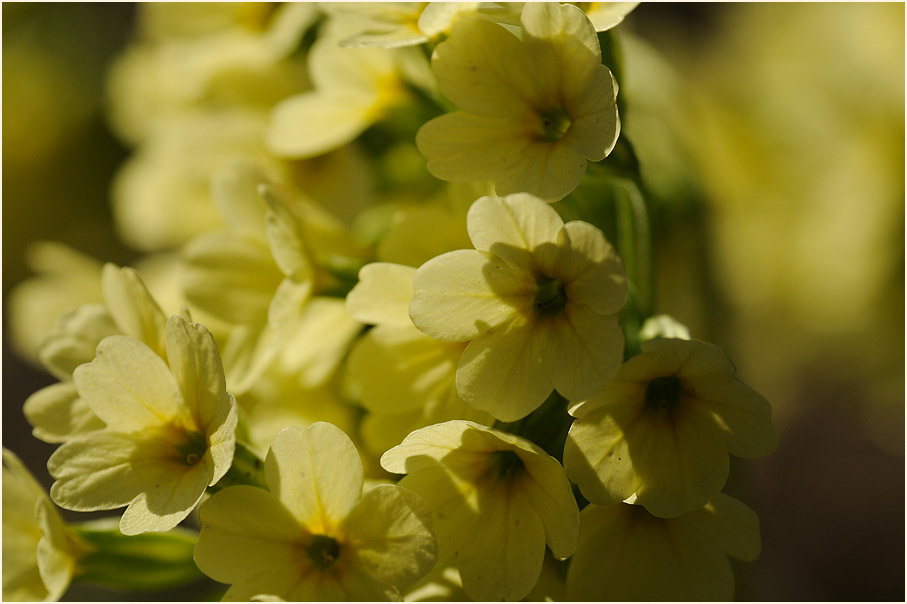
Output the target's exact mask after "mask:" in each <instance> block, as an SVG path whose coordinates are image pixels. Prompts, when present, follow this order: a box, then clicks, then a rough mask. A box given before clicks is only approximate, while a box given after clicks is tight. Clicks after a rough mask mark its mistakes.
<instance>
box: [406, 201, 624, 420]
mask: <svg viewBox="0 0 907 604" xmlns="http://www.w3.org/2000/svg"><path fill="white" fill-rule="evenodd" d="M467 226H468V230H469V236H470V239H471V240H472V242H473V244H474V245H475V248H476V249H475V250H457V251H453V252H448V253H446V254H442V255H441V256H438V257H436V258H433V259H432V260H429V261H428V262H426V263H425V264H423V265H422V266H421V267H420V268H419V269H418V270H417V271H416V275H415V280H414V290H415V293H414V296H413V300H412V303H411V304H410V316H411V317H412V320H413V323H414V324H415V325H416V327H418V328H419V329H420V330H421V331H423V332H425V333H426V334H428V335H430V336H432V337H433V338H437V339H439V340H444V341H448V342H463V341H467V340H468V341H469V344H468V345H467V346H466V349H465V351H464V352H463V355H462V357H461V358H460V362H459V365H458V369H457V390H458V392H459V394H460V396H461V397H462V398H463V400H465V401H466V402H467V403H469V404H470V405H472V406H473V407H475V408H477V409H481V410H484V411H488V412H489V413H491V414H492V415H494V416H495V417H496V418H497V419H499V420H502V421H514V420H517V419H520V418H522V417H524V416H526V415H528V414H529V413H531V412H532V411H533V410H535V409H536V408H537V407H538V406H539V405H541V404H542V403H543V402H544V401H545V399H546V398H548V395H549V394H551V391H552V390H553V389H557V391H558V392H559V393H560V394H562V395H563V396H564V397H566V398H567V399H569V400H580V399H582V398H584V397H587V396H590V395H591V394H593V393H594V392H596V391H597V390H598V389H600V388H601V386H602V385H603V384H604V382H605V380H607V378H608V377H609V376H610V374H612V373H613V371H614V370H616V369H617V367H618V366H619V364H620V362H621V359H622V356H623V346H624V340H623V333H622V332H621V329H620V326H619V324H618V321H617V317H616V316H615V313H617V312H618V311H619V310H620V308H621V306H622V305H623V303H624V300H625V298H626V296H627V283H626V274H625V272H624V268H623V266H622V264H621V262H620V260H619V259H618V257H617V255H616V254H615V253H614V250H613V248H612V247H611V245H610V244H609V243H608V242H607V241H606V240H605V237H604V235H603V234H602V233H601V231H599V230H598V229H597V228H595V227H593V226H592V225H590V224H588V223H585V222H581V221H572V222H569V223H567V224H564V222H563V220H561V218H560V216H558V214H557V212H555V211H554V209H553V208H551V206H549V205H548V204H546V203H545V202H543V201H542V200H541V199H539V198H537V197H534V196H532V195H528V194H514V195H509V196H507V197H505V198H503V199H502V198H498V197H482V198H479V199H478V200H476V201H475V203H473V205H472V207H471V208H470V209H469V213H468V216H467Z"/></svg>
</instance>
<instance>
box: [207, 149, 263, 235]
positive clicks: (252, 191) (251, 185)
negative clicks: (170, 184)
mask: <svg viewBox="0 0 907 604" xmlns="http://www.w3.org/2000/svg"><path fill="white" fill-rule="evenodd" d="M264 182H267V178H266V177H265V175H264V172H263V170H262V169H261V168H260V167H259V166H257V165H256V164H255V163H253V162H252V161H251V160H250V159H248V158H246V157H235V158H233V159H231V160H230V161H229V162H227V164H226V165H224V166H223V167H222V168H220V169H219V170H217V171H216V172H214V174H213V175H212V176H211V200H212V201H213V202H214V204H215V205H216V206H217V209H218V211H219V212H220V214H221V216H223V217H224V221H225V222H226V223H227V226H228V227H229V228H230V230H232V231H235V232H238V233H243V234H244V235H246V236H252V237H261V236H262V234H263V233H264V224H265V212H266V210H267V207H266V205H265V202H264V199H262V197H261V195H260V194H259V193H258V187H259V185H261V184H262V183H264Z"/></svg>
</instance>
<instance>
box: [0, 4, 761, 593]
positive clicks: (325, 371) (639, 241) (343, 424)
mask: <svg viewBox="0 0 907 604" xmlns="http://www.w3.org/2000/svg"><path fill="white" fill-rule="evenodd" d="M634 7H635V3H600V4H596V5H593V4H590V5H588V6H585V5H574V4H559V3H554V2H541V3H525V4H523V3H502V4H495V3H490V4H488V3H428V4H414V3H362V4H346V3H344V4H338V5H330V4H326V5H324V6H316V5H314V4H282V5H278V6H277V7H272V6H264V5H245V4H242V5H237V4H226V5H220V4H205V5H192V6H191V8H190V7H189V6H188V5H187V6H184V5H179V4H149V5H142V6H141V7H140V10H141V17H142V21H141V22H142V25H143V27H142V30H141V31H142V34H141V38H140V39H139V40H137V41H136V42H135V44H134V45H133V46H132V47H130V48H129V49H128V50H127V51H126V52H125V53H124V54H123V55H122V56H121V57H120V59H119V60H118V62H117V63H116V64H115V66H114V68H113V70H112V71H111V81H110V95H111V99H110V100H111V123H112V125H113V127H114V128H115V130H116V131H117V133H118V134H119V135H120V136H121V137H122V138H123V140H124V141H125V142H127V143H128V144H130V145H132V146H134V147H135V151H134V154H133V155H132V157H131V158H130V159H129V161H128V162H127V164H126V165H124V166H123V168H122V170H121V172H120V173H119V174H118V175H117V178H116V183H115V186H114V189H113V191H114V209H115V219H116V221H117V227H118V229H119V233H120V234H121V235H122V237H123V239H124V241H125V243H127V244H128V245H131V246H132V247H134V248H135V249H137V250H141V251H142V252H143V253H144V256H143V257H142V258H140V259H138V260H137V261H136V262H135V266H136V269H133V268H128V267H126V268H123V267H117V266H115V265H113V264H106V265H103V266H101V265H100V263H98V264H94V263H92V262H91V261H84V262H83V265H82V266H83V267H84V270H82V271H79V272H75V271H73V273H72V275H71V276H67V273H66V271H65V269H64V270H63V272H62V273H57V274H55V275H56V276H55V277H54V278H55V279H58V280H62V281H64V282H67V283H69V285H70V287H69V289H67V290H65V291H67V292H70V294H68V297H67V302H68V303H69V304H70V309H69V312H67V313H65V314H63V315H62V316H59V317H57V316H54V317H47V318H46V319H47V320H49V321H50V320H52V321H54V324H53V327H52V329H46V330H45V332H44V334H43V338H42V340H41V342H40V345H39V346H37V347H36V359H37V361H38V362H40V363H41V364H42V365H43V366H44V367H45V368H46V369H47V370H48V371H50V372H51V373H52V374H53V375H54V376H55V377H56V378H58V379H59V382H58V383H56V384H53V385H51V386H48V387H46V388H44V389H42V390H40V391H38V392H36V393H34V394H33V395H32V396H31V397H30V398H28V400H27V401H25V406H24V411H25V414H26V417H27V418H28V420H29V422H30V423H31V424H32V426H33V428H34V432H33V433H34V436H35V437H37V438H39V439H41V440H43V441H45V442H48V443H53V444H58V445H59V447H58V448H57V449H56V451H55V452H54V453H53V455H52V456H51V457H50V460H49V462H48V471H49V473H50V475H51V477H52V478H53V480H54V482H53V485H52V486H51V488H50V492H49V494H48V493H46V492H44V491H43V489H41V487H40V486H38V484H37V483H36V482H35V481H34V479H33V478H31V477H30V475H28V472H27V471H26V470H25V469H24V467H23V466H22V464H21V463H20V462H19V461H18V460H17V459H16V458H15V456H14V455H13V454H12V453H11V452H8V451H4V463H5V464H6V467H5V468H4V480H3V489H4V499H5V503H6V504H7V506H6V507H5V508H4V515H3V523H4V542H3V544H4V557H3V558H4V583H3V595H4V598H5V599H57V598H59V597H60V596H61V595H62V594H63V593H65V590H66V588H67V586H68V585H69V583H70V582H72V581H80V580H84V581H89V582H96V583H97V582H99V583H102V584H106V585H114V586H116V587H118V588H121V589H132V590H137V589H144V588H148V587H162V586H165V585H170V584H174V583H179V582H180V581H184V582H185V581H193V580H198V579H199V577H200V574H199V571H200V573H203V575H205V576H207V577H208V578H210V579H212V580H213V581H211V582H210V584H209V586H210V587H211V588H212V589H216V590H218V591H213V592H212V594H211V596H215V597H223V599H226V600H249V599H257V600H275V599H277V600H322V601H327V600H367V601H375V600H393V599H400V598H405V599H408V600H420V599H463V598H469V599H473V600H484V601H497V600H520V599H523V598H531V599H544V598H549V599H570V600H609V599H620V600H630V599H633V600H635V599H642V600H650V599H654V600H659V599H671V600H673V599H682V600H683V599H689V600H696V599H729V598H731V597H732V596H733V589H734V587H733V576H732V574H731V569H730V565H729V562H728V557H733V558H736V559H739V560H752V559H754V558H755V557H756V556H757V555H758V554H759V550H760V538H759V529H758V519H757V517H756V515H755V513H754V512H753V511H752V510H750V509H749V508H748V507H747V506H745V505H744V504H743V503H741V502H739V501H737V500H736V499H733V498H732V497H730V496H728V495H726V494H724V493H722V490H723V488H724V486H725V483H726V481H727V479H728V474H729V455H734V456H737V457H743V458H753V457H758V456H762V455H766V454H768V453H770V452H771V451H772V449H773V448H774V447H775V445H776V441H777V436H776V434H775V431H774V429H773V427H772V423H771V410H770V407H769V404H768V402H767V401H766V400H765V399H764V398H763V397H762V396H760V395H759V394H758V393H757V392H755V391H754V390H752V389H751V388H750V387H748V386H746V385H745V384H744V383H743V382H741V381H739V380H738V379H737V378H736V377H735V368H734V366H733V364H732V363H731V361H730V360H729V359H728V357H727V356H725V354H724V353H723V352H722V351H721V350H720V349H719V348H718V347H716V346H713V345H711V344H708V343H706V342H702V341H698V340H695V339H691V338H690V335H689V333H688V331H687V329H686V328H685V327H684V326H683V325H681V324H680V323H679V322H677V321H676V320H674V319H671V318H670V317H666V316H663V315H655V314H654V313H653V312H652V308H651V306H652V302H651V294H650V287H649V285H648V283H646V279H647V277H646V275H647V274H649V273H650V272H651V267H649V266H647V265H646V263H647V262H648V259H649V257H650V256H649V252H648V248H647V246H648V245H649V242H648V241H647V240H646V237H647V234H648V230H647V229H646V228H644V227H645V225H646V221H647V208H646V204H645V201H644V195H643V194H644V192H645V183H644V182H643V180H642V178H641V176H640V174H639V171H638V167H637V164H636V162H635V160H634V159H633V158H632V154H633V151H632V146H630V144H629V142H627V141H626V140H625V137H624V136H622V135H621V134H620V119H619V116H618V105H617V95H618V82H617V80H616V79H615V75H614V73H620V72H619V69H618V68H619V65H616V64H615V63H614V62H615V61H617V60H618V59H617V58H616V57H618V56H619V55H617V54H616V53H614V52H612V49H611V46H612V45H613V44H614V43H615V40H616V39H617V38H616V37H615V36H616V34H615V33H614V32H613V31H612V28H613V27H615V26H616V25H618V24H619V23H620V22H621V21H622V19H623V17H624V16H625V15H626V14H627V13H629V12H630V11H631V10H632V9H633V8H634ZM618 145H623V147H622V148H621V153H619V154H618V153H614V157H611V155H612V151H614V150H615V149H616V148H617V146H618ZM615 191H617V192H619V193H615ZM628 198H632V199H636V200H642V201H641V202H640V203H630V204H627V203H625V202H626V199H628ZM579 200H582V202H580V201H579ZM589 200H592V201H591V202H590V201H589ZM590 203H591V205H590ZM628 212H629V215H628V214H627V213H628ZM621 216H622V217H623V218H621V219H620V220H618V219H619V218H620V217H621ZM628 216H629V219H627V217H628ZM618 222H620V223H621V224H622V225H624V226H622V227H620V228H618V226H617V223H618ZM626 225H631V226H630V227H627V226H626ZM633 225H635V226H633ZM627 228H629V229H630V231H629V232H628V231H627ZM70 254H72V253H70ZM58 257H60V258H64V257H66V256H65V253H62V254H58ZM46 295H48V294H47V293H46V291H45V290H43V289H37V288H32V289H30V290H22V291H21V292H20V296H22V297H28V296H30V297H31V298H32V299H34V300H35V302H36V304H37V303H38V302H40V298H41V297H42V296H46ZM18 318H19V319H24V318H23V317H18ZM13 319H14V321H13V323H14V324H15V320H16V319H17V317H13ZM27 329H28V331H29V333H33V332H35V331H37V330H39V327H38V326H37V325H29V326H27ZM54 504H56V505H57V506H60V507H62V508H65V509H67V510H73V511H100V510H119V509H121V508H125V511H123V512H122V514H121V515H119V518H118V521H117V523H116V526H109V525H106V526H101V527H98V526H93V525H92V526H82V525H78V524H67V523H66V522H64V521H63V520H62V517H61V516H60V514H59V512H58V510H57V509H56V508H55V506H54ZM7 512H8V513H7ZM178 525H180V526H178ZM136 540H138V541H136ZM130 544H140V545H141V546H142V547H141V548H140V550H141V552H142V554H141V564H142V565H144V566H146V567H148V568H157V569H164V570H165V571H166V572H163V571H162V572H161V573H158V574H154V573H150V572H149V573H147V574H146V575H144V576H141V577H140V576H138V575H139V573H133V574H129V572H125V571H122V569H121V568H120V567H121V566H123V565H124V564H125V562H124V560H128V561H129V562H130V563H132V564H133V565H135V564H136V559H135V557H134V556H136V555H138V554H135V553H134V552H136V551H139V550H138V549H136V548H134V547H131V545H130ZM168 544H169V545H168ZM187 544H188V546H187ZM130 548H131V549H130ZM126 551H128V552H132V553H131V554H129V555H132V556H133V558H129V556H126V555H125V554H124V552H126ZM215 586H219V587H215Z"/></svg>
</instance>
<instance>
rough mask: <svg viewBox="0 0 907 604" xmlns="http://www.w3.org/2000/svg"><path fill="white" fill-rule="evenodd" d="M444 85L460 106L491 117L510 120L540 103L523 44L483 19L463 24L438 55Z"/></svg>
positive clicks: (456, 26) (435, 68) (435, 56)
mask: <svg viewBox="0 0 907 604" xmlns="http://www.w3.org/2000/svg"><path fill="white" fill-rule="evenodd" d="M431 67H432V72H433V73H434V75H435V78H437V80H438V86H439V87H440V88H441V92H443V93H444V95H445V96H447V98H449V99H450V100H451V101H452V102H453V103H454V104H455V105H457V106H458V107H461V108H463V109H465V110H466V111H469V112H471V113H475V114H477V115H483V116H488V117H501V118H510V117H511V116H512V115H513V114H514V113H518V112H521V111H523V110H524V108H525V107H528V106H531V105H532V104H533V101H534V100H535V99H534V97H533V93H534V92H535V91H534V86H533V85H532V75H533V65H532V64H531V63H530V62H529V61H528V57H527V55H526V51H525V49H524V47H523V44H522V43H521V42H520V40H519V39H518V38H517V37H516V36H514V35H513V34H512V33H510V32H509V31H507V30H506V29H504V28H503V27H501V26H500V25H498V24H496V23H493V22H492V21H490V20H488V19H485V18H483V17H481V16H479V15H467V16H465V17H463V18H461V19H460V20H459V21H457V23H456V24H454V26H453V29H452V30H451V33H450V37H449V38H448V39H447V40H446V41H444V42H442V43H441V44H439V45H438V46H437V47H436V48H435V51H434V53H433V55H432V61H431Z"/></svg>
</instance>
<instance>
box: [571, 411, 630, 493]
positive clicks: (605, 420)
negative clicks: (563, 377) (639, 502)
mask: <svg viewBox="0 0 907 604" xmlns="http://www.w3.org/2000/svg"><path fill="white" fill-rule="evenodd" d="M638 413H639V410H638V409H637V408H635V406H632V405H624V406H622V407H618V408H616V409H614V408H609V409H603V408H598V409H595V410H593V411H590V412H589V413H588V414H584V415H583V416H582V417H580V418H579V419H577V420H576V421H575V422H573V424H572V425H571V426H570V432H569V433H568V434H567V442H566V444H565V445H564V468H565V469H566V471H567V475H568V476H569V477H570V480H572V481H573V482H575V483H576V484H577V485H579V488H580V491H581V492H582V494H583V496H584V497H586V499H588V500H589V501H592V502H593V503H597V504H600V505H611V504H614V503H617V502H620V501H623V500H624V499H626V498H627V497H629V496H630V495H632V494H633V493H635V492H636V490H637V489H638V488H639V485H640V477H639V475H638V474H637V472H636V470H635V468H634V466H633V459H632V457H631V451H630V444H629V443H628V441H627V439H626V437H625V434H624V433H625V431H626V430H629V429H631V428H632V425H633V423H634V422H635V421H637V419H636V418H637V416H638Z"/></svg>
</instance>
